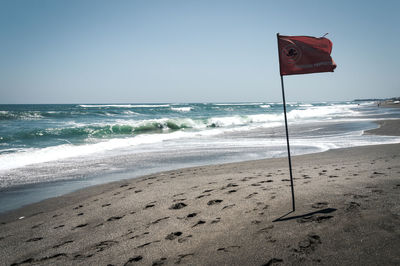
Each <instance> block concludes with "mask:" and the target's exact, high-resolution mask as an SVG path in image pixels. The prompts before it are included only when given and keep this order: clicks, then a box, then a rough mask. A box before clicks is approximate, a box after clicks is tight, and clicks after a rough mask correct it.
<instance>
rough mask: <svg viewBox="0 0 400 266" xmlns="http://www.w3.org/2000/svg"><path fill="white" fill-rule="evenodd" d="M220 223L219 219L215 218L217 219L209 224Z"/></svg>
mask: <svg viewBox="0 0 400 266" xmlns="http://www.w3.org/2000/svg"><path fill="white" fill-rule="evenodd" d="M220 221H221V218H220V217H217V218H215V220H212V221H211V223H212V224H216V223H219V222H220Z"/></svg>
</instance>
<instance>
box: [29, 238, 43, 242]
mask: <svg viewBox="0 0 400 266" xmlns="http://www.w3.org/2000/svg"><path fill="white" fill-rule="evenodd" d="M42 239H43V237H34V238H31V239H28V240H26V241H25V242H36V241H40V240H42Z"/></svg>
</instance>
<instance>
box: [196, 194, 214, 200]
mask: <svg viewBox="0 0 400 266" xmlns="http://www.w3.org/2000/svg"><path fill="white" fill-rule="evenodd" d="M208 196H211V194H210V193H209V194H203V195H200V196H197V197H196V199H201V198H203V197H208Z"/></svg>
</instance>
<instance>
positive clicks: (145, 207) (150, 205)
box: [144, 201, 157, 209]
mask: <svg viewBox="0 0 400 266" xmlns="http://www.w3.org/2000/svg"><path fill="white" fill-rule="evenodd" d="M156 202H157V201H152V202H150V203H147V205H146V206H144V209H148V208H152V207H154V206H156V204H155V203H156Z"/></svg>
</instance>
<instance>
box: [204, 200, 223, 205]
mask: <svg viewBox="0 0 400 266" xmlns="http://www.w3.org/2000/svg"><path fill="white" fill-rule="evenodd" d="M222 201H223V200H220V199H215V200H210V201H209V202H207V205H215V204H219V203H221V202H222Z"/></svg>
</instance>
